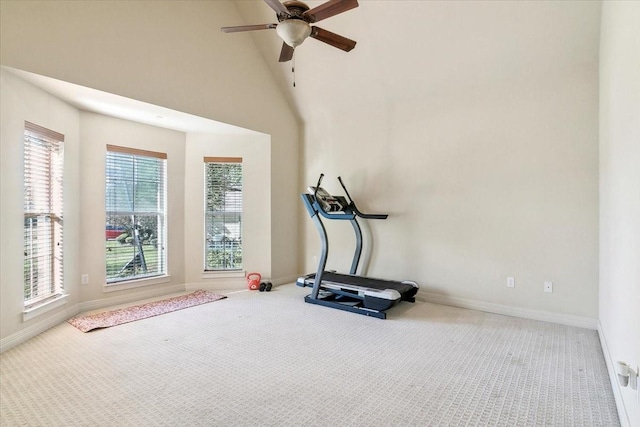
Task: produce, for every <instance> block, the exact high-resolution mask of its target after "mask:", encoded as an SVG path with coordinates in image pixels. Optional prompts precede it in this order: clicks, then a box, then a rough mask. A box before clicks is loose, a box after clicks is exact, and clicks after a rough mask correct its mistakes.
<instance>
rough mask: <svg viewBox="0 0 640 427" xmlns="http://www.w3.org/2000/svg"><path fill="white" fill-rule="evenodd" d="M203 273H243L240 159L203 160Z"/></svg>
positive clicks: (216, 158)
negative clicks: (240, 271)
mask: <svg viewBox="0 0 640 427" xmlns="http://www.w3.org/2000/svg"><path fill="white" fill-rule="evenodd" d="M204 162H205V163H204V167H205V195H204V196H205V212H204V216H205V236H206V239H205V244H206V249H205V261H204V265H205V267H204V268H205V270H206V271H211V270H240V269H242V158H240V157H205V158H204Z"/></svg>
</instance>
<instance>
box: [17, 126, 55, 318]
mask: <svg viewBox="0 0 640 427" xmlns="http://www.w3.org/2000/svg"><path fill="white" fill-rule="evenodd" d="M23 166H24V169H23V217H24V221H23V238H24V258H23V260H24V262H23V264H24V265H23V302H24V307H25V310H27V311H29V310H34V309H36V308H37V307H40V306H42V305H46V304H48V303H50V302H52V301H54V300H57V299H59V298H60V297H62V296H63V295H64V135H63V134H61V133H58V132H55V131H53V130H50V129H47V128H45V127H42V126H39V125H36V124H34V123H31V122H29V121H25V122H24V132H23ZM34 219H35V221H34ZM27 222H29V225H27ZM42 222H44V223H45V224H46V225H45V226H44V230H42V229H41V230H37V228H38V226H39V225H40V224H42ZM38 223H40V224H38ZM34 230H35V234H34ZM28 232H29V233H28ZM27 235H29V236H30V237H29V238H27ZM34 235H35V238H34ZM47 235H48V236H47ZM39 242H43V244H42V245H39ZM41 246H44V248H45V251H44V253H39V249H40V247H41ZM40 261H44V263H43V262H40ZM41 264H44V265H41ZM34 278H35V279H34ZM34 280H35V282H36V283H35V284H34ZM41 281H43V283H40V282H41ZM34 293H35V295H34Z"/></svg>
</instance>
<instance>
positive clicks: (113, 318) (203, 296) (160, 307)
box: [67, 290, 226, 332]
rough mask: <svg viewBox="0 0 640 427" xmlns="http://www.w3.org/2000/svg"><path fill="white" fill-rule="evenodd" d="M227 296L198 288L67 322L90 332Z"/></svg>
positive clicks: (74, 318)
mask: <svg viewBox="0 0 640 427" xmlns="http://www.w3.org/2000/svg"><path fill="white" fill-rule="evenodd" d="M224 298H226V296H225V295H219V294H215V293H212V292H208V291H203V290H198V291H195V292H192V293H190V294H187V295H181V296H178V297H173V298H168V299H163V300H160V301H154V302H149V303H146V304H141V305H134V306H132V307H127V308H121V309H119V310H113V311H105V312H103V313H97V314H89V315H86V316H76V317H73V318H71V319H69V320H67V322H69V323H70V324H71V325H73V326H75V327H76V328H78V329H80V330H81V331H82V332H89V331H91V330H94V329H100V328H109V327H111V326H117V325H122V324H123V323H129V322H134V321H136V320H141V319H146V318H149V317H154V316H159V315H160V314H165V313H170V312H172V311H177V310H182V309H184V308H189V307H194V306H196V305H200V304H206V303H208V302H213V301H218V300H221V299H224Z"/></svg>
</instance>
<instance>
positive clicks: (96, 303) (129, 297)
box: [78, 285, 185, 313]
mask: <svg viewBox="0 0 640 427" xmlns="http://www.w3.org/2000/svg"><path fill="white" fill-rule="evenodd" d="M184 291H185V286H184V285H172V286H163V287H161V288H156V289H149V290H146V291H141V292H134V293H130V294H125V295H118V296H114V297H109V298H101V299H97V300H93V301H85V302H81V303H80V304H78V306H79V308H80V313H82V312H85V311H91V310H97V309H100V308H105V307H111V306H114V305H118V304H126V303H129V302H136V301H141V300H144V299H147V298H154V297H160V296H163V295H169V294H175V293H178V292H184Z"/></svg>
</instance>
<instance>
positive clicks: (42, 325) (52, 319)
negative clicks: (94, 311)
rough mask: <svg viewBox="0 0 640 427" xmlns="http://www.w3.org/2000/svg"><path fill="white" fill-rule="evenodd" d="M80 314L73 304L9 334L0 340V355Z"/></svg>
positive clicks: (76, 305) (76, 306)
mask: <svg viewBox="0 0 640 427" xmlns="http://www.w3.org/2000/svg"><path fill="white" fill-rule="evenodd" d="M79 312H80V307H79V305H78V304H75V305H73V306H71V307H68V308H66V309H64V310H62V311H59V312H58V313H56V314H54V315H52V316H49V317H47V318H46V319H43V320H41V321H39V322H36V323H34V324H33V325H30V326H28V327H26V328H24V329H22V330H21V331H18V332H16V333H15V334H11V335H9V336H8V337H5V338H3V339H1V340H0V353H4V352H5V351H7V350H9V349H11V348H13V347H15V346H17V345H18V344H22V343H23V342H25V341H27V340H29V339H31V338H33V337H35V336H36V335H40V334H41V333H43V332H44V331H46V330H47V329H51V328H53V327H54V326H57V325H59V324H60V323H62V322H65V321H66V320H67V319H70V318H71V317H73V316H75V315H76V314H78V313H79Z"/></svg>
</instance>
